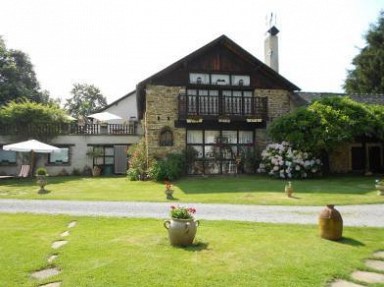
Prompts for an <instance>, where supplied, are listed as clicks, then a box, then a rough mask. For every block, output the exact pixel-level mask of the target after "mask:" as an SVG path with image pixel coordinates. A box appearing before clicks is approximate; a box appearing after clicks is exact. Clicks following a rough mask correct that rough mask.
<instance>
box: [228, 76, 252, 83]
mask: <svg viewBox="0 0 384 287" xmlns="http://www.w3.org/2000/svg"><path fill="white" fill-rule="evenodd" d="M231 83H232V86H249V85H250V83H251V78H250V77H249V76H241V75H232V76H231Z"/></svg>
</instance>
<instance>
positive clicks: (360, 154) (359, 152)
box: [351, 146, 364, 171]
mask: <svg viewBox="0 0 384 287" xmlns="http://www.w3.org/2000/svg"><path fill="white" fill-rule="evenodd" d="M351 155H352V170H353V171H361V170H364V149H363V147H355V146H354V147H352V148H351Z"/></svg>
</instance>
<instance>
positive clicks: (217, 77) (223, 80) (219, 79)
mask: <svg viewBox="0 0 384 287" xmlns="http://www.w3.org/2000/svg"><path fill="white" fill-rule="evenodd" d="M211 81H212V85H219V86H228V85H229V75H222V74H212V75H211Z"/></svg>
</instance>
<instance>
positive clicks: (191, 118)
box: [187, 115, 203, 124]
mask: <svg viewBox="0 0 384 287" xmlns="http://www.w3.org/2000/svg"><path fill="white" fill-rule="evenodd" d="M202 122H203V118H202V117H201V116H198V115H191V116H188V117H187V123H193V124H198V123H202Z"/></svg>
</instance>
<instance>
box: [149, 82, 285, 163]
mask: <svg viewBox="0 0 384 287" xmlns="http://www.w3.org/2000/svg"><path fill="white" fill-rule="evenodd" d="M181 93H185V87H181V86H179V87H169V86H160V85H147V87H146V112H145V117H144V122H143V124H144V130H145V138H146V145H147V149H148V155H149V156H154V157H159V158H162V157H164V156H166V155H167V154H168V153H175V152H182V151H183V150H184V149H185V147H186V130H185V128H175V125H174V122H175V121H176V120H177V119H178V95H179V94H181ZM255 96H258V97H267V98H268V123H269V122H271V120H273V119H274V118H277V117H280V116H281V115H284V114H286V113H288V112H289V111H290V109H291V104H290V93H289V92H288V91H285V90H255ZM268 123H267V124H268ZM164 128H167V129H169V130H171V131H172V132H173V146H160V145H159V137H160V132H161V130H162V129H164ZM268 143H269V139H268V136H267V132H266V129H256V149H257V151H260V152H261V151H262V150H263V149H264V147H265V146H266V145H267V144H268Z"/></svg>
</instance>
